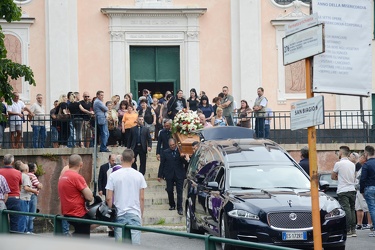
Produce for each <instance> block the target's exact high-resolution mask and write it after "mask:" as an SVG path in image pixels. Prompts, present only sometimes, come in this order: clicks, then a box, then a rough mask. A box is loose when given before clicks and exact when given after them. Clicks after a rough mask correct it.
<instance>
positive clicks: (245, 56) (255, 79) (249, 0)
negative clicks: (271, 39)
mask: <svg viewBox="0 0 375 250" xmlns="http://www.w3.org/2000/svg"><path fill="white" fill-rule="evenodd" d="M260 2H261V1H259V0H232V1H231V41H232V90H230V92H231V93H232V94H233V97H234V99H235V100H236V101H237V102H239V100H240V99H245V100H247V101H248V102H249V105H250V106H251V105H252V104H253V103H254V100H255V98H256V97H257V91H256V90H257V88H258V87H259V86H262V85H263V83H262V44H261V23H260V15H261V3H260ZM265 91H267V90H265Z"/></svg>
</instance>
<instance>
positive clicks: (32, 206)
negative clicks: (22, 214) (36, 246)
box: [26, 194, 38, 233]
mask: <svg viewBox="0 0 375 250" xmlns="http://www.w3.org/2000/svg"><path fill="white" fill-rule="evenodd" d="M37 203H38V196H37V195H35V194H32V195H31V199H30V203H29V212H30V213H36V205H37ZM34 218H35V217H34V216H27V217H26V232H30V233H32V232H33V231H34Z"/></svg>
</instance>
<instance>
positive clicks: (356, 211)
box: [299, 145, 375, 238]
mask: <svg viewBox="0 0 375 250" xmlns="http://www.w3.org/2000/svg"><path fill="white" fill-rule="evenodd" d="M336 155H337V156H338V158H339V161H337V162H336V163H335V165H334V167H333V171H332V173H331V179H332V180H335V181H337V200H338V202H339V203H340V205H341V207H342V208H343V210H344V211H345V216H346V227H347V228H346V229H347V237H348V238H350V237H357V232H356V230H362V229H370V230H371V232H370V233H369V236H370V237H375V231H374V226H373V221H374V220H375V149H374V147H373V146H370V145H368V146H366V147H365V149H364V150H363V152H361V154H359V153H357V152H352V151H351V150H350V148H349V147H348V146H341V147H340V148H339V150H338V151H336ZM300 156H301V161H300V162H299V164H300V166H301V167H302V168H303V169H304V170H305V172H306V173H307V174H310V167H309V150H308V148H307V147H304V148H302V149H301V151H300ZM365 213H366V215H367V216H366V219H367V223H363V221H364V214H365Z"/></svg>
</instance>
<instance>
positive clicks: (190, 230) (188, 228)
mask: <svg viewBox="0 0 375 250" xmlns="http://www.w3.org/2000/svg"><path fill="white" fill-rule="evenodd" d="M185 211H186V232H188V233H192V234H202V233H203V232H202V231H200V230H197V229H195V228H194V227H193V223H194V222H193V221H192V216H191V210H190V206H189V205H187V206H186V210H185Z"/></svg>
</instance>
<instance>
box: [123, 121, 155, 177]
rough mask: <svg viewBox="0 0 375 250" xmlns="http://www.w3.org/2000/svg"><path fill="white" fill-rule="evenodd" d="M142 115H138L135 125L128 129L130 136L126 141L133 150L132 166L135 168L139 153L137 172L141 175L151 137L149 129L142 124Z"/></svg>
mask: <svg viewBox="0 0 375 250" xmlns="http://www.w3.org/2000/svg"><path fill="white" fill-rule="evenodd" d="M143 124H144V118H143V116H138V119H137V125H136V126H134V127H132V128H131V129H130V136H129V140H128V143H127V147H128V148H131V149H132V150H133V151H134V162H133V165H132V168H134V169H135V170H137V163H136V161H137V156H138V155H139V161H140V166H139V172H141V173H142V174H143V175H145V173H146V154H147V151H149V152H150V151H151V147H152V139H151V135H150V130H149V129H148V128H147V127H145V126H143Z"/></svg>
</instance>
